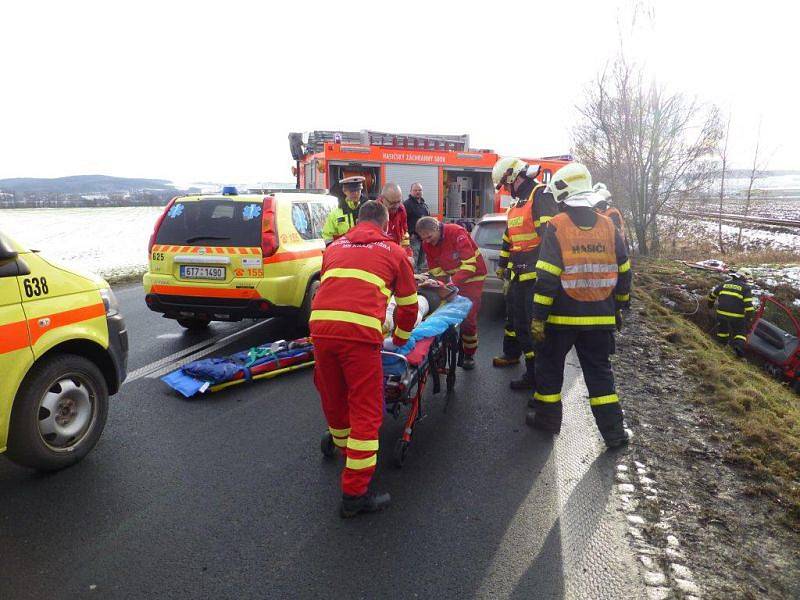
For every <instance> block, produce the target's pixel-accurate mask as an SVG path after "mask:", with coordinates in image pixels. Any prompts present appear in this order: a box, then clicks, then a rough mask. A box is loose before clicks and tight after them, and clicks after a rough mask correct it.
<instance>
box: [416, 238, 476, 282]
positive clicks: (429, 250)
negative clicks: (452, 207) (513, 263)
mask: <svg viewBox="0 0 800 600" xmlns="http://www.w3.org/2000/svg"><path fill="white" fill-rule="evenodd" d="M441 227H442V230H441V231H442V235H441V236H440V238H439V241H438V242H437V243H436V244H429V243H428V242H423V243H422V250H423V252H425V258H427V259H428V271H429V272H430V274H431V275H433V276H434V277H436V278H437V279H440V280H442V281H445V282H446V281H447V280H448V279H450V280H452V282H453V284H454V285H456V286H463V285H466V284H469V283H476V282H478V281H483V280H484V279H486V263H485V262H484V260H483V256H481V251H480V250H479V249H478V245H477V244H476V243H475V241H474V240H473V239H472V237H471V236H470V235H469V233H467V230H466V229H464V228H463V227H462V226H461V225H456V224H455V223H444V224H442V226H441Z"/></svg>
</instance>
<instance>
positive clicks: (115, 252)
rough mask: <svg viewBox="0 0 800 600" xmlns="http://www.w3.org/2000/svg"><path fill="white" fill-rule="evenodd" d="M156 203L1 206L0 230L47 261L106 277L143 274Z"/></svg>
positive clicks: (156, 208)
mask: <svg viewBox="0 0 800 600" xmlns="http://www.w3.org/2000/svg"><path fill="white" fill-rule="evenodd" d="M162 211H163V208H162V207H159V206H133V207H116V208H32V209H10V210H0V230H2V231H3V232H4V233H6V234H8V235H10V236H11V237H12V238H14V239H15V240H17V241H18V242H19V243H20V244H22V245H23V246H27V247H28V248H31V249H36V250H41V252H42V254H43V255H45V256H46V257H47V259H48V260H51V261H53V262H59V263H61V264H63V265H65V266H67V267H73V268H77V269H81V270H83V271H91V272H93V273H97V274H98V275H102V276H103V277H105V278H106V279H111V280H114V279H120V278H124V277H132V276H135V275H138V274H140V273H143V272H144V271H145V270H146V268H147V261H148V256H147V243H148V241H149V239H150V234H151V233H152V232H153V225H154V224H155V222H156V219H157V218H158V216H159V215H160V214H161V212H162Z"/></svg>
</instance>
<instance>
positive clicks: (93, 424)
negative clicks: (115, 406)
mask: <svg viewBox="0 0 800 600" xmlns="http://www.w3.org/2000/svg"><path fill="white" fill-rule="evenodd" d="M107 416H108V386H107V385H106V380H105V378H104V377H103V374H102V373H101V372H100V369H98V368H97V366H96V365H95V364H94V363H93V362H92V361H90V360H88V359H86V358H84V357H82V356H77V355H75V354H61V355H56V356H53V357H51V358H49V359H44V360H43V361H42V362H40V363H36V364H34V366H33V367H32V368H31V370H30V372H29V373H28V375H27V376H26V377H25V379H24V381H23V382H22V385H21V386H20V390H19V392H18V393H17V397H16V399H15V401H14V406H13V408H12V410H11V423H10V427H9V435H8V457H9V458H10V459H11V460H13V461H14V462H16V463H18V464H20V465H23V466H26V467H31V468H33V469H38V470H40V471H57V470H59V469H63V468H65V467H69V466H71V465H73V464H75V463H76V462H78V461H79V460H81V459H82V458H83V457H84V456H86V455H87V454H88V453H89V451H90V450H91V449H92V448H94V446H95V444H97V440H99V439H100V434H102V433H103V428H104V427H105V424H106V417H107Z"/></svg>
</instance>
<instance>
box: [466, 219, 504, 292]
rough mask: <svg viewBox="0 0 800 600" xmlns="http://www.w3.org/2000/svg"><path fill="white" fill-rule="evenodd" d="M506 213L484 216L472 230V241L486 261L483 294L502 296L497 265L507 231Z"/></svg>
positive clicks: (501, 285) (501, 283) (501, 284)
mask: <svg viewBox="0 0 800 600" xmlns="http://www.w3.org/2000/svg"><path fill="white" fill-rule="evenodd" d="M506 221H507V219H506V213H493V214H489V215H484V217H483V218H482V219H481V220H480V221H478V223H477V224H476V225H475V227H474V228H473V229H472V239H473V240H475V243H476V244H477V245H478V248H480V249H481V254H482V255H483V260H484V261H486V269H487V270H488V273H487V275H486V281H485V282H484V284H483V292H484V293H485V294H486V293H489V294H502V293H503V282H502V281H500V280H499V279H498V278H497V276H496V275H495V271H496V270H497V263H498V260H499V259H500V249H501V248H502V247H503V232H505V230H506Z"/></svg>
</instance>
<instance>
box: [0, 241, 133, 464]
mask: <svg viewBox="0 0 800 600" xmlns="http://www.w3.org/2000/svg"><path fill="white" fill-rule="evenodd" d="M127 335H128V334H127V332H126V330H125V322H124V321H123V319H122V316H121V315H120V314H119V310H118V305H117V301H116V298H115V297H114V294H113V292H112V291H111V288H110V287H109V286H108V284H107V283H106V282H105V281H104V280H103V279H101V278H99V277H95V276H92V275H83V274H80V273H77V272H75V271H72V270H70V269H66V268H64V267H61V266H58V265H57V264H55V263H52V262H50V261H48V260H47V259H46V258H44V257H42V256H41V255H40V254H38V253H37V252H35V251H31V250H28V249H26V248H25V247H24V246H22V245H21V244H19V243H17V242H15V241H14V240H12V239H11V238H10V237H9V236H7V235H5V234H3V233H2V232H0V452H5V453H6V455H7V456H8V457H9V458H10V459H12V460H13V461H15V462H17V463H19V464H21V465H23V466H27V467H31V468H35V469H40V470H45V471H52V470H57V469H61V468H64V467H67V466H70V465H72V464H74V463H76V462H77V461H79V460H80V459H82V458H83V457H84V456H86V454H88V453H89V451H90V450H91V449H92V448H93V447H94V446H95V444H96V443H97V441H98V439H99V438H100V434H101V433H102V431H103V427H104V426H105V422H106V416H107V415H108V398H109V395H113V394H115V393H116V392H117V391H118V390H119V388H120V385H121V384H122V382H123V380H124V379H125V373H126V366H127V358H128V337H127Z"/></svg>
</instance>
